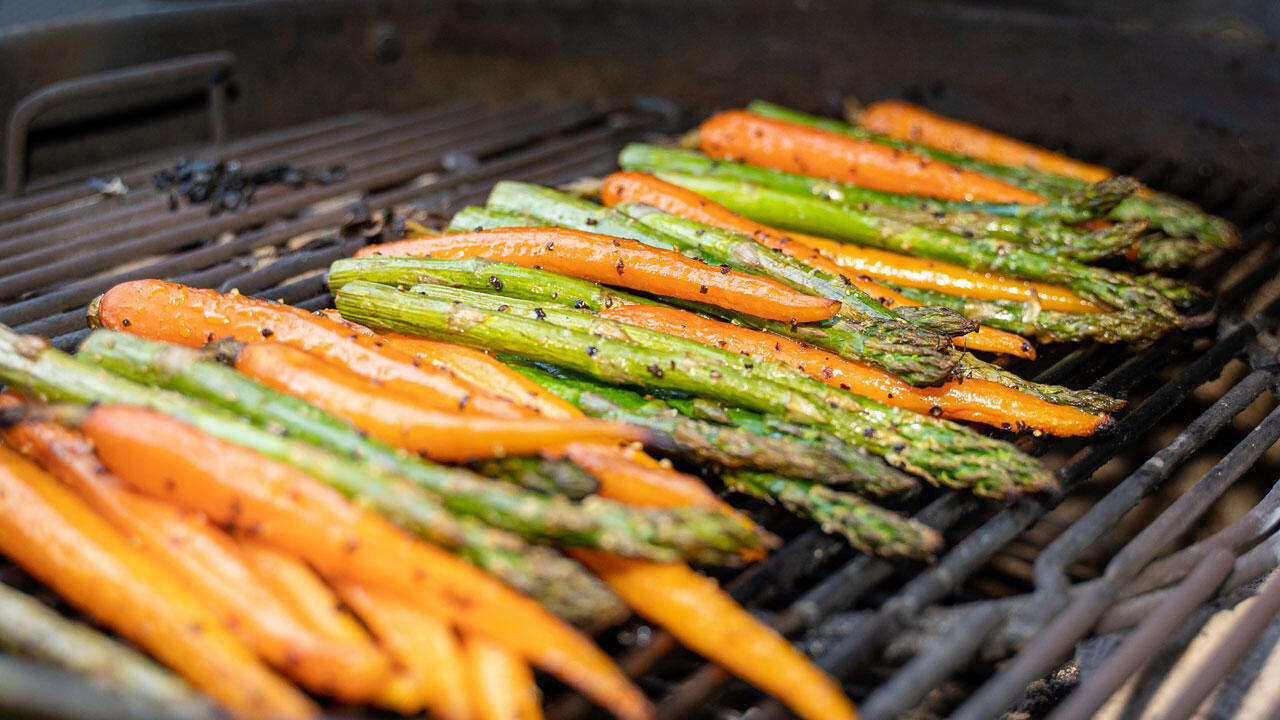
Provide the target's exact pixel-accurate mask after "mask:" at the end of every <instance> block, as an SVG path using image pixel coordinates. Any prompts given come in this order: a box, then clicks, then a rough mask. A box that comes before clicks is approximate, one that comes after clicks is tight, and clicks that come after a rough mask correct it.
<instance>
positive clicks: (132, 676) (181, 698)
mask: <svg viewBox="0 0 1280 720" xmlns="http://www.w3.org/2000/svg"><path fill="white" fill-rule="evenodd" d="M0 649H2V650H4V652H6V653H8V654H12V655H18V656H21V657H25V658H30V659H32V660H37V661H39V662H42V663H47V664H49V665H56V666H58V667H61V668H64V669H66V670H69V671H71V672H73V673H75V674H77V675H81V676H83V677H85V678H87V679H89V680H90V681H91V682H93V683H94V684H95V685H98V686H100V687H102V688H104V689H107V690H111V691H113V692H114V693H115V694H117V695H119V696H120V697H121V698H123V699H124V700H125V701H126V702H127V703H129V704H130V705H136V706H137V707H136V709H137V710H138V711H139V712H140V713H142V714H144V715H145V714H149V713H155V712H156V711H157V710H158V709H160V708H163V710H164V714H165V716H166V717H172V718H181V719H184V720H185V719H190V720H195V719H197V718H198V719H201V720H204V719H208V720H213V719H214V718H218V717H221V716H222V715H221V713H220V712H219V711H218V709H217V706H215V705H214V704H213V703H212V702H210V701H209V700H208V699H207V698H205V697H204V696H203V695H201V694H199V693H198V692H196V691H195V690H193V689H191V687H190V686H188V685H187V684H186V683H185V682H183V681H182V679H181V678H179V677H178V676H176V675H174V674H173V673H171V672H169V671H168V670H166V669H165V668H163V667H161V666H159V665H157V664H155V663H154V662H152V661H151V660H150V659H149V658H147V657H146V656H145V655H142V654H141V653H139V652H138V651H136V650H134V649H133V648H130V647H128V646H127V645H123V644H121V643H119V642H116V641H115V640H112V639H111V638H109V637H107V636H106V635H103V634H102V633H100V632H98V631H97V630H94V629H93V628H90V627H89V626H87V625H82V624H81V623H78V622H74V621H71V620H68V619H66V618H64V617H63V616H62V615H59V614H58V613H57V612H55V611H54V610H53V609H51V608H50V607H49V606H47V605H45V604H44V603H42V602H40V601H39V600H36V599H35V598H33V597H31V596H29V595H26V594H24V593H21V592H19V591H17V590H15V589H13V588H11V587H9V586H8V585H4V584H0Z"/></svg>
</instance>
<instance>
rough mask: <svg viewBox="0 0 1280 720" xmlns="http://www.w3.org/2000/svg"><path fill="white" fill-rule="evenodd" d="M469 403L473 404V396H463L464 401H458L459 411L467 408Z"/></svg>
mask: <svg viewBox="0 0 1280 720" xmlns="http://www.w3.org/2000/svg"><path fill="white" fill-rule="evenodd" d="M469 402H471V396H470V395H463V396H462V399H461V400H459V401H458V409H459V410H461V409H463V408H465V407H466V406H467V403H469Z"/></svg>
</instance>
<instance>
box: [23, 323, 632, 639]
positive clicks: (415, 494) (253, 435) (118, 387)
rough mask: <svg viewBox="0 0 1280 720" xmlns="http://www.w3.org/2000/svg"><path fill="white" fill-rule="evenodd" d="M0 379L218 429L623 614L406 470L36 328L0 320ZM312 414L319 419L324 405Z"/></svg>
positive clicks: (476, 554) (546, 594) (557, 606)
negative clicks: (306, 436) (108, 361)
mask: <svg viewBox="0 0 1280 720" xmlns="http://www.w3.org/2000/svg"><path fill="white" fill-rule="evenodd" d="M0 380H3V381H4V382H5V383H8V384H9V385H10V386H12V387H14V388H17V389H19V390H21V391H22V392H23V394H26V395H31V396H33V397H39V398H42V399H45V400H50V401H64V402H76V403H104V402H105V403H123V404H129V405H141V406H143V407H148V408H151V409H153V410H156V411H159V412H163V413H165V414H168V415H172V416H174V417H177V418H178V419H180V420H183V421H184V422H188V423H190V424H192V425H194V426H196V427H198V428H200V429H201V430H203V431H204V432H207V433H209V434H210V435H213V436H214V437H218V438H221V439H223V440H226V441H227V442H231V443H235V444H237V445H242V446H244V447H247V448H249V449H252V450H254V451H256V452H259V453H261V454H263V455H264V456H266V457H270V458H272V459H274V460H277V461H280V462H284V463H286V464H288V465H292V466H294V467H296V468H298V469H299V470H302V471H304V472H306V473H307V474H309V475H311V476H312V477H314V478H316V479H317V480H319V481H321V482H323V483H325V484H327V485H329V486H330V487H333V488H334V489H335V490H337V491H338V492H340V493H342V494H343V495H345V496H347V497H349V498H352V499H353V500H356V501H358V502H361V503H363V504H365V505H367V506H369V507H370V508H372V509H373V510H375V511H377V512H378V513H380V514H382V515H383V516H385V517H386V518H387V519H389V520H391V521H392V522H394V523H396V524H397V525H399V526H400V527H402V528H404V529H405V530H408V531H410V532H413V533H415V534H417V535H420V536H421V537H423V538H424V539H427V540H430V541H431V542H434V543H436V544H439V545H441V546H444V547H447V548H450V549H451V550H453V551H455V552H457V553H458V554H459V555H460V556H462V557H464V558H466V559H467V560H469V561H471V562H472V563H474V564H475V565H477V566H479V567H481V568H484V569H485V570H487V571H489V572H491V573H493V574H494V575H496V576H498V577H500V578H502V579H503V580H504V581H506V582H507V583H508V584H509V585H511V586H512V587H514V588H516V589H518V590H520V591H522V592H524V593H526V594H528V595H530V596H532V597H535V598H537V599H538V600H540V601H542V602H543V603H544V604H545V605H547V607H548V608H550V609H552V610H553V611H555V612H557V613H559V614H560V615H561V616H562V617H564V618H566V619H569V620H571V621H574V622H580V623H582V624H584V625H589V626H594V625H598V624H600V623H607V622H609V621H611V620H614V619H617V618H618V617H619V616H622V615H625V612H626V610H625V607H624V606H623V605H622V604H621V602H620V601H619V600H618V599H617V597H616V596H614V595H613V594H612V593H611V592H609V591H608V590H607V589H606V588H604V587H603V586H602V585H601V584H599V583H598V581H596V580H595V579H594V578H592V577H591V575H590V574H589V573H587V572H586V571H585V570H584V569H583V568H582V567H581V566H579V565H577V564H576V563H574V562H572V561H570V560H568V559H567V558H565V557H563V556H561V555H559V554H557V553H554V552H553V551H551V550H549V549H544V548H538V547H536V546H530V545H528V544H526V543H525V542H524V541H523V540H521V539H520V537H519V536H517V535H514V534H511V533H506V532H503V531H500V530H497V529H494V528H490V527H488V526H486V525H485V524H483V523H482V522H480V521H478V520H475V519H472V518H465V517H455V516H453V515H452V514H450V513H449V512H447V511H445V510H444V508H442V507H441V505H440V502H439V499H438V498H437V497H436V496H434V495H433V494H431V493H429V492H426V491H424V490H422V489H420V488H418V487H416V486H415V485H414V484H413V483H412V482H410V481H409V480H408V479H406V478H404V477H402V476H399V475H394V474H392V473H390V472H387V471H384V470H383V469H382V468H380V467H377V466H375V465H372V464H364V463H359V462H355V461H353V460H350V459H348V458H344V457H341V456H339V455H336V454H334V453H333V452H330V451H328V450H325V449H322V448H319V447H315V446H313V445H309V444H307V443H303V442H300V441H296V440H291V439H287V438H284V437H281V436H280V435H278V434H277V433H276V432H273V431H272V430H269V429H263V428H259V427H256V426H254V425H250V424H248V423H246V422H244V421H243V420H242V419H241V418H239V417H236V416H235V415H232V414H230V413H228V412H227V411H225V410H223V409H220V408H217V407H214V406H212V405H209V404H207V403H205V402H203V401H201V400H197V399H194V398H190V397H187V396H185V395H182V394H179V393H176V392H170V391H166V390H161V389H158V388H156V387H152V386H150V385H147V384H139V383H136V382H133V381H131V380H127V379H125V378H124V377H121V376H119V375H116V374H113V373H110V372H108V371H106V370H104V369H102V368H100V367H94V366H91V365H89V364H87V363H84V362H79V361H77V360H76V359H74V358H72V357H71V356H70V355H67V354H66V353H63V352H61V351H59V350H57V349H56V348H53V347H51V346H50V345H49V344H48V343H47V342H46V341H45V340H43V339H41V338H37V337H33V336H22V335H18V334H17V333H14V332H13V331H12V330H10V329H8V328H6V327H4V326H0ZM307 407H311V406H309V405H308V406H307ZM312 410H313V411H315V412H316V413H318V412H319V411H318V410H316V409H315V408H312ZM315 418H316V420H315V422H317V423H320V424H323V423H324V418H323V417H321V416H320V415H315ZM333 420H334V421H335V422H340V421H336V419H333ZM276 427H279V426H273V428H276ZM335 427H337V426H335ZM427 470H429V471H430V470H431V468H427Z"/></svg>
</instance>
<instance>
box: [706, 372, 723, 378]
mask: <svg viewBox="0 0 1280 720" xmlns="http://www.w3.org/2000/svg"><path fill="white" fill-rule="evenodd" d="M708 375H710V376H711V379H712V380H719V379H720V378H722V377H724V373H722V372H720V371H719V370H712V371H711V372H710V373H708Z"/></svg>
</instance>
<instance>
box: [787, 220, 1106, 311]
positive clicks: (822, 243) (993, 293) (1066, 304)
mask: <svg viewBox="0 0 1280 720" xmlns="http://www.w3.org/2000/svg"><path fill="white" fill-rule="evenodd" d="M793 237H795V235H794V234H793ZM799 237H800V238H801V239H802V240H803V242H804V244H805V245H808V246H809V247H812V248H813V249H815V250H817V251H818V252H820V253H822V254H823V255H826V256H827V257H829V258H831V259H832V260H834V261H835V263H836V264H837V265H839V266H840V267H843V268H848V269H849V270H853V271H855V272H860V273H866V274H867V275H870V276H871V277H873V278H880V279H882V280H888V281H889V282H892V283H897V284H898V285H905V286H907V287H916V288H924V289H926V290H937V291H939V292H944V293H947V294H949V295H963V296H965V297H970V298H973V299H975V300H1013V301H1015V302H1028V301H1030V300H1032V299H1038V300H1039V302H1040V307H1041V308H1043V309H1045V310H1060V311H1062V312H1072V313H1098V312H1103V308H1101V307H1099V306H1098V305H1096V304H1094V303H1092V302H1090V301H1088V300H1085V299H1084V298H1082V297H1080V296H1079V295H1077V294H1075V293H1074V292H1072V291H1071V290H1069V289H1067V288H1065V287H1063V286H1061V285H1050V284H1048V283H1039V282H1028V281H1026V280H1019V279H1017V278H1011V277H1007V276H1005V275H999V274H996V273H991V272H985V271H981V270H969V269H967V268H963V267H960V266H959V265H952V264H951V263H944V262H938V261H936V260H926V259H923V258H916V257H911V256H909V255H902V254H900V253H895V252H889V251H888V250H877V249H875V248H868V247H862V246H859V245H850V244H847V243H842V242H838V241H836V240H829V239H827V238H819V237H813V236H811V235H801V236H799Z"/></svg>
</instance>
